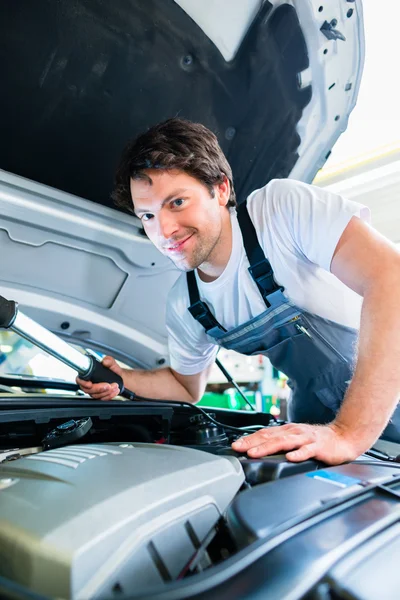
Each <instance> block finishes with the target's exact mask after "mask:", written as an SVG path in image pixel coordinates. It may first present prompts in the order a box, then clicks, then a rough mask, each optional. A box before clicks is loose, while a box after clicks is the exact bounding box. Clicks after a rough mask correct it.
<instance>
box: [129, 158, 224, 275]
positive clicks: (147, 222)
mask: <svg viewBox="0 0 400 600" xmlns="http://www.w3.org/2000/svg"><path fill="white" fill-rule="evenodd" d="M145 173H146V174H147V175H148V176H149V177H150V179H151V181H152V183H150V182H149V181H146V180H143V179H140V180H133V179H131V195H132V201H133V206H134V209H135V214H136V215H137V216H138V217H139V218H140V220H141V221H142V223H143V227H144V230H145V231H146V234H147V235H148V237H149V239H150V240H151V241H152V242H153V244H154V245H155V246H156V247H157V248H158V249H159V250H160V251H161V252H162V253H163V254H165V255H166V256H168V258H170V259H171V260H172V261H173V263H175V265H176V266H177V267H178V269H181V270H182V271H191V270H192V269H196V268H197V267H199V266H200V265H201V264H202V263H204V262H205V261H208V260H210V257H212V252H213V250H215V247H216V246H217V244H218V241H219V240H220V237H221V232H222V228H223V226H224V223H225V222H226V217H227V214H228V211H227V209H226V204H227V201H228V199H229V183H228V182H226V183H224V184H221V185H216V186H215V187H214V189H215V194H214V196H211V195H210V192H209V190H208V189H207V188H206V187H205V186H204V185H203V184H202V183H200V182H199V181H198V180H197V179H195V178H193V177H191V176H190V175H188V174H187V173H185V172H182V171H179V170H170V171H166V170H162V171H159V170H156V169H148V170H147V171H145Z"/></svg>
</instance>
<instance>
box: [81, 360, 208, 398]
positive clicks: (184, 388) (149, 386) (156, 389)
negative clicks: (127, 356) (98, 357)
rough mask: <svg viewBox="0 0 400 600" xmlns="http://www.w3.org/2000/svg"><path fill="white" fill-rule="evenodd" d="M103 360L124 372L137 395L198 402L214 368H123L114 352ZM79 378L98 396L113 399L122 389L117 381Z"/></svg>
mask: <svg viewBox="0 0 400 600" xmlns="http://www.w3.org/2000/svg"><path fill="white" fill-rule="evenodd" d="M103 364H104V365H105V366H106V367H108V368H109V369H111V370H112V371H114V372H115V373H118V375H121V377H122V379H123V382H124V386H125V387H126V388H127V389H128V390H131V391H132V392H135V394H137V395H138V396H143V397H145V398H156V399H158V400H178V401H180V402H192V403H194V402H198V401H199V400H200V398H201V397H202V395H203V394H204V390H205V387H206V385H207V379H208V374H209V372H210V369H211V367H207V368H206V369H204V370H203V371H201V372H200V373H196V374H195V375H181V374H180V373H177V372H176V371H174V370H173V369H171V368H169V367H168V368H165V369H156V370H153V371H144V370H134V369H122V368H121V367H120V366H119V365H118V364H117V363H116V361H115V360H114V358H112V357H111V356H106V357H104V359H103ZM77 382H78V383H79V385H80V386H81V388H82V390H83V391H84V392H85V393H86V394H89V395H90V396H92V398H94V399H95V400H112V398H114V397H115V396H117V395H118V392H119V388H118V385H117V384H116V383H114V384H109V383H96V384H95V383H92V382H91V381H84V380H83V379H79V378H78V379H77Z"/></svg>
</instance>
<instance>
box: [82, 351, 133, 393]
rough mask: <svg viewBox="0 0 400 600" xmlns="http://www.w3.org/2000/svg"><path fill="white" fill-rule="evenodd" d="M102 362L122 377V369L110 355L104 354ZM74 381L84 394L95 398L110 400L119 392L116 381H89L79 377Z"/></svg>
mask: <svg viewBox="0 0 400 600" xmlns="http://www.w3.org/2000/svg"><path fill="white" fill-rule="evenodd" d="M102 363H103V365H104V366H105V367H108V368H109V369H110V370H111V371H114V373H117V375H120V376H121V377H122V369H121V367H120V366H119V365H118V364H117V362H116V360H115V359H114V358H112V356H105V357H104V358H103V360H102ZM76 383H77V384H78V385H79V386H80V388H81V390H82V391H84V392H85V394H89V395H90V396H91V397H92V398H94V399H95V400H112V399H113V398H115V396H118V394H119V387H118V384H117V383H112V384H110V383H92V382H91V381H85V380H84V379H79V377H77V378H76Z"/></svg>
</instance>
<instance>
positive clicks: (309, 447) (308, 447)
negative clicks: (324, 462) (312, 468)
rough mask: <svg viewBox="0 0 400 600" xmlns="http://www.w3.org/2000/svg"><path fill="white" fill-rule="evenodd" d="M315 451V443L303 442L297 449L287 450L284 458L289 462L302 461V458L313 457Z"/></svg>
mask: <svg viewBox="0 0 400 600" xmlns="http://www.w3.org/2000/svg"><path fill="white" fill-rule="evenodd" d="M316 452H317V444H316V443H315V442H312V443H311V444H305V445H304V446H302V447H301V448H298V450H294V451H292V452H288V453H287V454H286V458H287V459H288V460H290V461H291V462H302V461H303V460H308V459H309V458H314V457H315V455H316Z"/></svg>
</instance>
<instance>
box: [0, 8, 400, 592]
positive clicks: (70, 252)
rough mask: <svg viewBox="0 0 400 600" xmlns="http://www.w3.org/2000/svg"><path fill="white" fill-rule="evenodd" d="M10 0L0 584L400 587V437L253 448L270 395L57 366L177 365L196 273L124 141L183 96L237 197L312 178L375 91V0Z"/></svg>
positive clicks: (2, 188)
mask: <svg viewBox="0 0 400 600" xmlns="http://www.w3.org/2000/svg"><path fill="white" fill-rule="evenodd" d="M3 13H4V18H3V19H2V24H1V33H2V35H1V38H0V40H1V41H0V48H1V50H0V54H1V56H2V57H3V60H4V59H5V57H6V60H4V63H5V68H4V69H3V80H2V84H3V85H2V101H3V109H2V111H1V113H0V122H1V130H2V144H1V148H0V167H1V169H2V171H0V212H1V217H0V248H1V253H2V257H3V260H2V262H1V266H0V326H1V327H2V328H3V333H4V335H5V336H6V335H7V336H10V337H9V338H6V337H4V338H2V340H3V342H4V343H2V347H1V352H2V354H0V361H1V364H0V369H1V372H0V373H1V377H0V385H1V388H0V557H1V558H0V595H1V596H2V597H4V598H54V597H58V598H74V599H75V598H76V599H87V598H96V599H106V598H107V599H109V598H132V599H133V598H138V599H139V598H140V599H142V600H144V599H146V600H156V599H157V600H178V599H182V600H183V599H188V600H189V599H193V600H195V599H196V600H200V599H205V598H207V599H211V598H218V599H219V600H224V598H229V599H232V598H240V599H241V600H242V599H249V600H250V599H254V600H255V599H256V598H263V599H275V600H277V599H279V600H289V599H290V600H297V599H298V600H300V599H301V598H304V599H308V600H311V599H315V600H317V599H318V600H322V599H327V598H332V599H333V598H337V599H340V598H351V599H354V600H355V599H358V600H367V599H370V598H377V597H387V598H389V597H390V598H396V597H397V595H398V585H399V577H398V575H397V570H396V569H395V568H393V566H394V565H393V557H395V556H396V551H397V550H398V545H399V541H398V524H397V521H398V518H399V514H400V513H399V511H400V504H399V494H398V489H399V485H400V471H399V469H400V467H399V463H398V459H397V457H398V456H399V455H400V448H399V445H397V444H393V443H389V442H384V441H381V442H379V443H377V445H376V447H374V448H372V449H371V450H370V451H369V452H368V453H366V454H365V455H363V456H361V457H360V458H359V459H357V460H356V461H354V462H352V463H349V464H346V465H341V466H337V467H328V466H327V465H323V464H321V463H317V462H316V461H306V462H304V463H299V464H295V463H290V462H288V461H286V460H285V457H284V456H283V455H277V456H272V457H266V458H264V459H250V458H248V457H246V456H244V455H239V454H238V453H235V452H234V451H233V450H232V449H231V442H232V441H233V440H234V439H235V438H236V437H237V436H239V435H243V434H245V433H248V432H252V431H255V430H256V429H257V428H259V427H279V426H280V425H281V424H282V421H279V420H278V419H277V418H276V417H275V416H273V415H270V414H263V413H260V412H250V411H247V412H246V411H229V410H224V409H218V408H213V409H210V408H208V409H207V408H206V409H204V408H201V407H199V406H196V405H192V404H186V403H180V402H175V401H174V399H173V398H171V401H159V400H157V398H154V399H152V398H148V397H142V398H140V397H138V396H136V395H135V390H125V392H124V395H122V396H121V397H120V398H119V399H117V400H114V401H112V402H107V403H102V402H97V401H94V400H92V399H90V398H88V397H87V396H84V395H83V394H82V393H81V392H80V391H79V390H78V386H77V385H76V384H74V383H68V382H65V381H61V380H60V379H59V377H58V373H59V370H58V368H57V366H56V365H57V364H65V365H68V367H69V368H71V367H73V368H74V369H75V371H76V370H77V371H78V372H80V373H81V375H84V376H85V375H90V376H91V371H92V369H99V368H100V367H99V363H98V358H99V357H101V356H103V355H104V354H106V353H108V354H111V355H113V356H114V357H116V358H117V359H118V360H120V361H122V362H123V363H124V364H125V365H128V366H130V367H140V368H149V369H152V368H157V367H161V366H165V365H168V351H167V340H166V332H165V323H164V321H165V308H164V307H165V302H166V298H167V294H168V291H169V289H170V288H171V286H172V285H173V283H174V282H175V280H176V277H177V276H178V272H177V270H176V269H175V268H174V267H173V265H172V264H171V263H170V262H169V261H167V259H166V258H165V257H163V256H161V255H160V254H159V253H158V252H157V251H156V249H155V248H154V247H153V246H152V245H151V243H150V242H149V240H148V239H147V238H146V236H145V235H144V232H143V230H142V227H141V224H140V221H139V220H138V219H136V217H135V216H134V215H131V214H127V213H125V212H122V211H118V210H116V209H115V207H113V206H112V204H111V201H110V192H111V190H112V180H113V172H114V169H115V165H116V163H117V160H118V157H119V154H120V152H121V149H122V147H123V146H124V144H125V142H126V141H127V139H128V138H129V137H133V136H134V135H135V134H137V133H139V132H140V131H142V130H143V129H145V128H146V127H148V126H150V125H152V124H153V123H155V122H157V121H160V120H162V119H166V118H168V117H171V116H174V115H177V114H179V115H181V116H184V117H187V118H190V119H193V120H197V121H201V122H203V123H204V124H205V125H207V126H208V127H210V128H211V129H213V130H214V131H215V132H216V133H217V135H218V137H219V140H220V142H221V145H222V148H223V150H224V151H225V153H226V155H227V157H228V160H229V161H230V163H231V164H232V167H233V172H234V177H235V183H236V189H237V195H238V199H239V202H240V201H241V200H242V201H243V199H245V198H246V196H247V194H248V193H249V192H251V191H252V190H253V189H255V188H258V187H261V186H263V185H265V184H266V183H267V182H268V181H269V180H270V179H272V178H282V177H291V178H295V179H299V180H302V181H306V182H311V181H312V180H313V178H314V176H315V174H316V172H317V171H318V170H319V169H320V168H321V167H322V166H323V164H324V162H325V161H326V159H327V157H328V156H329V153H330V152H331V149H332V147H333V146H334V143H335V141H336V140H337V138H338V137H339V135H340V134H341V133H342V132H343V131H344V130H345V129H346V126H347V120H348V117H349V114H350V112H351V110H352V109H353V107H354V105H355V103H356V100H357V94H358V89H359V85H360V80H361V74H362V67H363V61H364V37H363V18H362V5H361V2H359V1H356V2H354V1H350V0H348V1H345V0H330V1H329V2H327V1H324V0H318V2H317V1H315V0H292V1H291V2H286V1H283V0H274V1H271V2H269V1H266V0H265V1H262V0H247V1H246V2H242V1H240V0H230V1H229V3H228V2H227V1H226V0H214V1H211V0H208V1H207V2H206V1H204V2H201V3H200V2H198V1H197V0H176V1H174V0H153V1H152V2H148V0H137V1H136V2H130V1H126V0H116V1H115V2H113V3H104V2H101V1H100V0H74V2H70V1H68V0H58V2H51V1H50V0H43V1H42V2H41V3H31V2H28V0H21V1H20V2H18V3H8V5H7V7H5V8H3ZM16 336H19V337H16ZM7 339H9V340H10V341H11V342H12V343H11V344H10V345H9V347H6V343H5V340H7ZM17 339H18V340H24V341H23V342H21V345H20V346H19V349H20V354H19V356H18V360H19V361H21V360H22V361H23V360H25V361H26V362H28V359H29V358H30V357H31V356H32V354H31V352H32V351H33V349H34V348H36V347H38V348H42V349H45V350H46V351H47V352H48V353H49V354H50V355H52V356H53V357H55V358H56V359H57V361H55V362H48V363H46V364H47V368H46V372H45V373H44V374H43V376H42V377H32V376H29V373H27V372H26V371H25V372H19V373H17V374H16V373H15V369H14V373H11V374H10V371H13V356H15V355H16V346H17V342H16V340H17ZM10 348H11V350H10ZM101 375H102V376H105V375H104V373H102V374H101ZM130 400H132V401H130Z"/></svg>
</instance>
